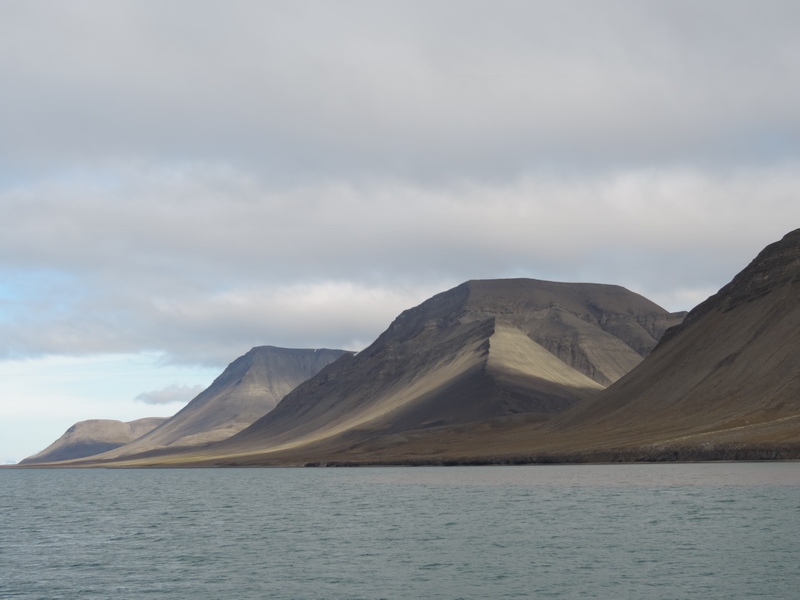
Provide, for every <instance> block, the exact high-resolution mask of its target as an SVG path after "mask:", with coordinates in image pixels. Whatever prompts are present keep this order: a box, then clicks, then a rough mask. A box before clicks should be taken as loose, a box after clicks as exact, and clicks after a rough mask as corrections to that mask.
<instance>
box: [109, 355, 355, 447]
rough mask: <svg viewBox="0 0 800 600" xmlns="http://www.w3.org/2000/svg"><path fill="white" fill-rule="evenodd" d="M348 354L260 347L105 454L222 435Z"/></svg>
mask: <svg viewBox="0 0 800 600" xmlns="http://www.w3.org/2000/svg"><path fill="white" fill-rule="evenodd" d="M347 354H348V353H347V352H346V351H345V350H329V349H325V348H323V349H318V350H308V349H291V348H276V347H274V346H257V347H255V348H253V349H252V350H250V351H249V352H247V354H245V355H244V356H240V357H239V358H237V359H236V360H235V361H233V362H232V363H231V364H230V365H228V367H227V368H226V369H225V370H224V371H223V372H222V374H221V375H220V376H219V377H217V378H216V379H215V380H214V382H213V383H212V384H211V385H210V386H209V387H208V388H206V389H205V390H203V391H202V392H200V394H198V395H197V396H196V397H195V398H194V399H193V400H192V401H191V402H189V404H187V405H186V406H185V407H183V409H181V410H180V411H178V412H177V413H176V414H175V415H174V416H172V417H170V418H169V419H167V420H166V421H164V422H163V423H161V425H159V427H157V428H155V429H153V430H152V431H150V432H149V433H147V434H146V435H144V436H142V437H140V438H138V439H136V440H134V441H131V443H129V444H126V445H125V446H121V447H119V448H116V449H114V450H112V451H110V452H106V453H104V454H103V455H102V458H103V459H105V460H109V459H115V458H119V457H122V456H127V455H131V454H137V453H141V452H148V451H153V450H156V449H159V448H185V447H194V446H201V445H203V444H208V443H210V442H216V441H220V440H223V439H225V438H227V437H229V436H231V435H233V434H235V433H237V432H239V431H241V430H242V429H244V428H245V427H247V426H248V425H250V424H251V423H253V422H254V421H256V420H257V419H258V418H260V417H263V416H264V415H265V414H266V413H268V412H269V411H271V410H272V409H273V408H275V405H276V404H277V403H278V402H279V401H280V400H281V399H282V398H283V397H284V396H285V395H286V394H288V393H289V392H290V391H292V390H293V389H294V388H295V387H297V385H298V384H300V383H302V382H303V381H305V380H306V379H308V378H309V377H311V376H313V375H315V374H316V373H318V372H319V370H320V369H322V368H323V367H324V366H326V365H328V364H329V363H331V362H333V361H335V360H337V359H338V358H340V357H342V356H344V355H347Z"/></svg>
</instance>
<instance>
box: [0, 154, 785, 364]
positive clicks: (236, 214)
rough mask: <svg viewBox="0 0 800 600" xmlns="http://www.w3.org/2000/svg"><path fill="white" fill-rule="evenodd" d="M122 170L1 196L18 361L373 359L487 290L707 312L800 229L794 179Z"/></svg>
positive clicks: (10, 340)
mask: <svg viewBox="0 0 800 600" xmlns="http://www.w3.org/2000/svg"><path fill="white" fill-rule="evenodd" d="M104 174H105V177H103V178H101V179H102V180H103V181H101V182H99V183H98V182H80V183H74V182H71V181H68V182H63V181H47V182H43V183H42V184H40V185H37V186H25V187H24V188H22V189H20V188H15V189H10V190H5V191H2V192H0V205H2V206H3V207H4V208H5V209H6V210H7V212H6V215H7V217H8V218H7V219H6V220H5V221H4V223H3V225H2V229H3V233H4V235H3V236H2V238H0V257H1V258H0V268H2V269H3V271H4V272H5V273H6V274H8V277H7V281H11V282H13V283H14V289H13V293H11V292H6V294H5V296H4V297H2V296H0V297H2V298H3V299H2V305H0V306H2V311H3V312H2V313H0V314H2V315H3V318H0V333H2V335H1V336H0V339H1V340H2V342H1V343H0V353H2V354H3V355H5V356H20V355H22V356H24V355H28V354H32V355H38V354H51V353H56V354H72V353H102V352H137V351H142V350H152V351H163V352H166V353H167V357H168V358H167V359H168V360H175V361H179V362H203V363H206V364H219V365H224V364H227V362H229V361H230V360H232V359H233V358H235V356H238V355H239V354H241V353H243V352H245V351H246V350H247V349H249V347H250V346H253V345H259V344H267V343H269V344H277V345H286V346H296V347H298V346H299V347H320V346H328V347H347V348H350V349H359V348H360V347H363V346H364V345H366V344H367V343H369V342H370V341H371V340H372V339H373V338H374V337H375V336H377V335H378V334H379V333H380V332H381V331H382V330H383V329H384V328H385V327H386V326H387V325H388V324H389V322H390V321H391V320H392V319H393V318H394V316H396V315H397V314H398V313H399V312H400V311H401V310H403V309H405V308H408V307H410V306H413V305H416V304H418V303H419V302H421V301H422V300H424V299H425V298H427V297H429V296H430V295H432V294H434V293H436V292H438V291H442V290H444V289H446V288H447V287H450V286H452V285H456V284H458V283H460V282H462V281H464V280H467V279H473V278H495V277H513V276H530V277H538V278H544V279H558V280H567V281H579V280H580V281H593V282H600V283H617V284H620V285H625V286H627V287H629V288H631V289H633V290H635V291H638V292H640V293H642V294H644V295H646V296H648V297H650V298H652V299H654V300H656V301H662V302H664V303H665V304H666V307H667V308H669V309H673V310H680V309H687V308H691V306H692V305H693V304H694V303H696V301H699V300H702V299H703V298H704V297H705V295H707V294H708V293H713V292H714V291H715V290H716V289H717V288H718V287H720V286H721V285H723V284H724V283H726V282H727V281H728V280H729V279H730V278H731V277H732V276H733V275H734V274H735V273H736V272H737V271H739V270H740V269H741V268H743V267H744V266H745V265H746V264H747V262H748V261H749V260H750V259H751V258H752V257H753V256H754V255H755V253H756V252H758V251H759V250H760V249H761V248H762V247H763V246H764V245H766V244H767V243H769V242H772V241H774V240H776V239H778V238H780V237H781V236H782V235H783V234H784V233H786V232H787V231H788V230H789V229H790V228H792V226H793V224H797V223H800V204H798V203H797V202H796V199H797V198H798V197H800V169H798V168H797V166H796V165H794V164H782V165H778V166H773V167H753V168H749V169H737V170H735V171H730V172H725V171H716V172H709V171H701V170H697V169H687V168H672V169H666V168H662V169H656V168H647V169H643V168H642V169H629V170H620V171H615V172H603V173H600V174H594V175H588V174H582V175H580V176H573V177H569V176H564V175H562V176H556V175H553V174H542V173H538V174H537V173H534V174H529V175H526V176H524V177H521V178H519V179H516V180H513V181H506V182H503V183H500V184H497V183H493V182H482V181H466V180H465V181H461V182H457V183H451V184H447V185H444V184H440V185H433V184H430V185H427V186H423V185H421V184H414V183H409V182H402V181H396V180H388V181H386V180H371V181H367V182H331V183H326V184H320V185H309V186H302V187H284V188H276V187H274V186H268V185H266V184H263V183H259V182H258V181H257V178H256V177H255V176H254V175H252V174H250V173H248V172H244V171H241V170H237V169H234V168H232V167H225V168H222V167H215V166H213V165H210V166H208V165H205V166H201V165H195V166H191V167H188V166H186V167H183V168H181V169H177V168H165V167H155V166H142V165H138V166H137V167H135V168H134V167H128V168H125V169H119V170H115V171H111V172H106V173H104ZM105 180H113V181H114V182H115V183H114V184H111V185H109V184H107V183H105V182H104V181H105ZM43 215H44V216H45V217H44V218H43ZM0 294H2V292H0Z"/></svg>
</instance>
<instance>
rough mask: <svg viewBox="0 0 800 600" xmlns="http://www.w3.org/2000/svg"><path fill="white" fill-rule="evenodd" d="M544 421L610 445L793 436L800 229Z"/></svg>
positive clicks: (799, 430) (798, 368)
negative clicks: (615, 376)
mask: <svg viewBox="0 0 800 600" xmlns="http://www.w3.org/2000/svg"><path fill="white" fill-rule="evenodd" d="M548 427H550V428H552V429H553V430H554V431H558V432H561V433H562V434H567V433H569V432H576V431H583V432H585V434H586V435H587V436H591V437H596V438H597V439H598V442H599V441H600V440H601V439H603V438H607V441H605V442H603V445H611V444H612V443H613V444H614V445H618V446H619V445H625V444H642V443H647V444H656V445H658V446H660V447H667V446H669V447H674V448H684V449H685V448H688V447H700V446H704V447H706V448H709V447H712V446H715V447H718V446H731V445H736V444H740V445H741V444H780V443H784V442H800V230H795V231H793V232H791V233H789V234H787V235H786V236H785V237H784V238H783V239H782V240H780V241H779V242H776V243H774V244H771V245H769V246H767V247H766V248H765V249H764V250H763V251H762V252H761V253H759V255H758V256H757V257H756V258H755V259H754V260H753V261H752V262H751V263H750V265H748V266H747V267H746V268H745V269H744V270H743V271H742V272H741V273H739V274H738V275H737V276H736V277H735V278H734V279H733V280H732V281H731V282H730V283H729V284H728V285H726V286H725V287H723V288H722V289H721V290H720V291H719V292H718V293H717V294H715V295H714V296H712V297H710V298H709V299H708V300H706V301H705V302H703V303H702V304H700V305H699V306H697V307H696V308H695V309H694V310H692V311H691V312H690V313H689V315H688V316H687V317H686V319H685V321H684V322H683V323H682V324H681V325H680V326H678V327H675V328H674V329H672V330H670V331H668V332H667V334H666V335H665V336H664V338H663V339H662V341H661V343H660V344H659V346H658V348H656V350H655V351H654V352H653V353H652V354H651V355H650V356H649V357H648V358H647V359H646V360H645V361H644V362H643V363H642V364H641V365H640V366H639V367H638V368H636V369H635V370H634V371H632V372H631V373H630V374H629V375H628V376H627V377H625V378H624V379H622V380H621V381H619V382H618V383H617V385H614V386H612V387H611V388H609V389H608V390H607V391H606V392H605V393H603V394H602V395H601V396H600V397H599V398H597V399H596V400H595V401H593V402H590V403H586V404H585V405H583V406H581V407H577V408H576V409H575V410H574V411H571V412H570V414H565V415H562V416H561V417H560V418H559V419H556V420H554V422H553V423H551V424H549V425H548Z"/></svg>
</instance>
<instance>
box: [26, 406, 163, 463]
mask: <svg viewBox="0 0 800 600" xmlns="http://www.w3.org/2000/svg"><path fill="white" fill-rule="evenodd" d="M165 420H166V419H160V418H155V417H153V418H147V419H137V420H136V421H129V422H127V423H124V422H122V421H112V420H102V419H93V420H89V421H80V422H79V423H75V425H73V426H72V427H70V428H69V429H67V431H66V432H65V433H64V435H62V436H61V437H60V438H58V439H57V440H56V441H55V442H53V443H52V444H50V445H49V446H48V447H47V448H45V449H44V450H42V451H41V452H39V453H38V454H35V455H33V456H30V457H28V458H26V459H25V460H23V461H22V462H21V463H20V464H36V463H45V462H55V461H60V460H71V459H76V458H83V457H85V456H92V455H94V454H100V453H102V452H107V451H108V450H113V449H115V448H119V447H120V446H124V445H125V444H128V443H130V442H132V441H134V440H135V439H137V438H139V437H141V436H143V435H145V434H146V433H148V432H150V431H152V430H153V429H154V428H156V427H157V426H158V425H160V424H161V423H163V422H164V421H165Z"/></svg>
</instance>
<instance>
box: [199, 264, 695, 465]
mask: <svg viewBox="0 0 800 600" xmlns="http://www.w3.org/2000/svg"><path fill="white" fill-rule="evenodd" d="M681 318H682V315H677V316H676V315H671V314H669V313H668V312H666V311H665V310H663V309H662V308H660V307H659V306H657V305H655V304H653V303H652V302H650V301H649V300H647V299H645V298H643V297H641V296H639V295H637V294H634V293H632V292H630V291H628V290H625V289H624V288H621V287H618V286H609V285H598V284H571V283H553V282H545V281H535V280H523V279H517V280H497V281H470V282H467V283H465V284H462V285H460V286H458V287H456V288H454V289H452V290H449V291H447V292H444V293H442V294H438V295H437V296H434V297H433V298H431V299H429V300H427V301H426V302H424V303H423V304H421V305H420V306H418V307H416V308H412V309H410V310H407V311H405V312H403V313H402V314H401V315H400V316H399V317H398V318H397V319H396V320H395V321H394V322H393V323H392V325H391V326H390V327H389V329H387V331H386V332H384V333H383V334H382V335H381V336H380V337H379V338H378V339H377V340H376V341H375V342H374V343H373V344H372V345H371V346H370V347H369V348H367V349H365V350H364V351H362V352H360V353H358V354H357V355H355V356H348V357H344V358H342V359H341V360H339V361H337V362H336V363H335V364H333V365H330V366H328V367H327V368H325V369H323V370H322V371H321V372H320V373H319V374H318V375H317V376H315V377H313V378H311V379H310V380H308V381H307V382H305V383H304V384H302V385H300V386H298V388H297V389H296V390H294V391H293V392H292V393H291V394H289V395H288V396H287V397H286V398H285V399H284V400H283V401H282V402H281V403H280V404H279V405H278V406H277V407H276V408H275V410H273V411H272V412H271V413H269V414H268V415H266V416H265V417H264V418H262V419H260V420H259V421H257V422H256V423H254V424H253V425H252V426H251V427H249V428H247V429H246V430H245V431H243V432H242V433H240V434H238V435H237V436H235V437H234V438H232V439H230V440H228V441H227V442H225V443H224V444H222V445H221V446H219V447H215V448H210V449H208V452H209V453H237V454H239V453H251V452H261V451H262V450H270V451H274V450H278V449H286V448H296V447H300V446H303V445H307V444H316V443H318V442H320V441H321V440H326V439H333V438H336V437H338V436H343V435H344V436H347V437H348V438H352V439H359V438H361V437H367V438H371V437H375V436H377V435H387V434H394V433H398V432H402V431H407V430H412V429H419V428H429V427H442V426H450V425H456V424H462V423H469V422H476V421H482V420H486V419H492V418H496V417H503V416H508V415H514V414H523V413H524V414H527V415H528V416H529V417H531V418H536V419H547V418H550V417H551V416H552V415H554V414H557V413H559V412H561V411H563V410H565V409H566V408H568V407H570V406H572V405H573V404H574V403H576V402H578V401H579V400H583V399H587V398H590V397H592V396H594V395H596V394H598V393H599V392H600V391H601V390H602V389H603V387H604V385H605V384H606V383H607V382H609V381H614V380H616V379H617V378H619V377H620V376H621V375H622V374H624V373H625V372H626V371H628V370H629V369H631V368H632V367H633V366H635V365H636V364H638V363H639V362H640V361H641V360H642V354H646V353H647V352H648V351H649V350H650V349H651V348H652V347H653V346H655V344H656V341H657V339H658V338H659V337H660V336H661V334H662V333H663V331H664V330H665V329H666V328H667V327H668V326H670V325H672V324H675V323H677V322H680V320H681Z"/></svg>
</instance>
